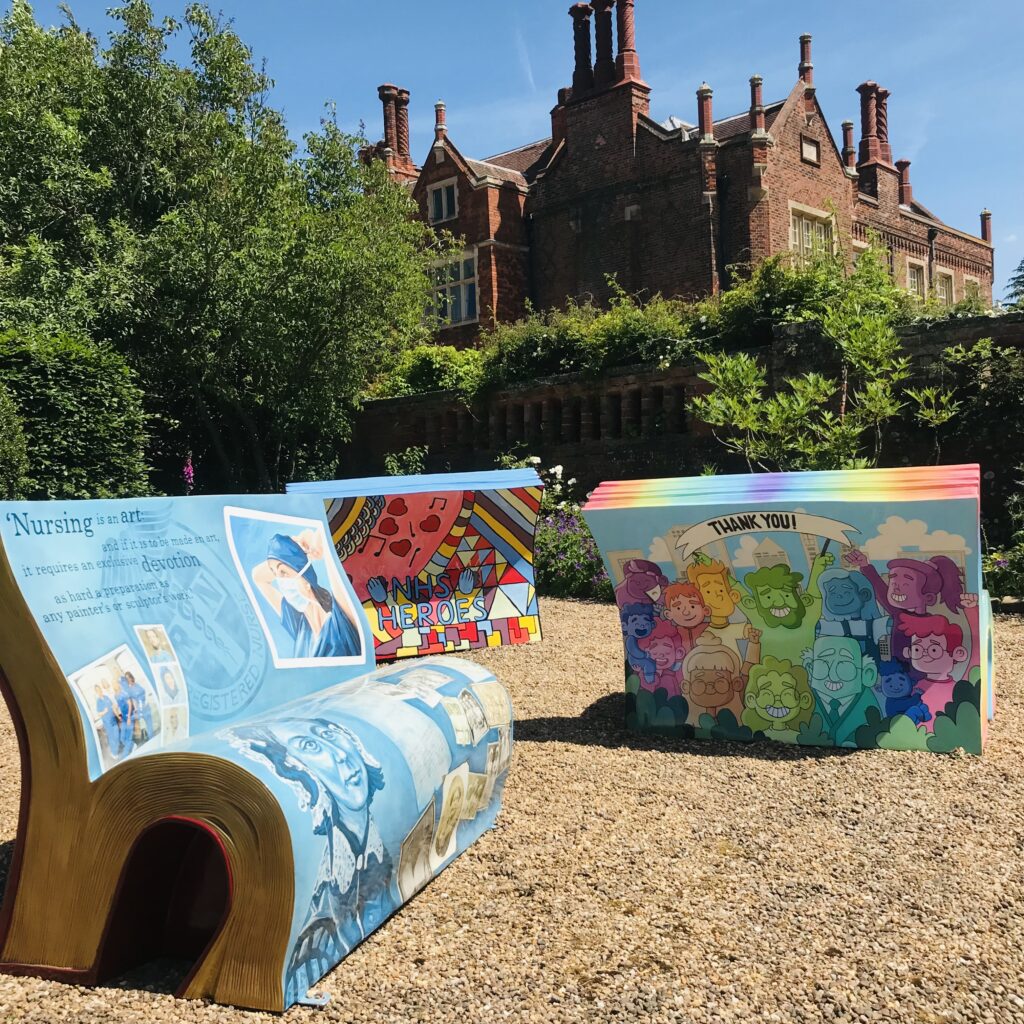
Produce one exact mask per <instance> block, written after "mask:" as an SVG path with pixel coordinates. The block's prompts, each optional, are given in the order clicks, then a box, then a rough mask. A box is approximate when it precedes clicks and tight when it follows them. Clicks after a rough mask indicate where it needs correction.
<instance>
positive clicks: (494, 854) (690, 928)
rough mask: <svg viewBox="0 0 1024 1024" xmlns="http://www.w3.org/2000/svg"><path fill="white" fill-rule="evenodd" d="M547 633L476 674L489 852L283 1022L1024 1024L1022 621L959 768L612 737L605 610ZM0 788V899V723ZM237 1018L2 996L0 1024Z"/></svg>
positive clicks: (42, 985) (1002, 631)
mask: <svg viewBox="0 0 1024 1024" xmlns="http://www.w3.org/2000/svg"><path fill="white" fill-rule="evenodd" d="M543 616H544V625H545V628H546V633H547V638H546V640H545V641H544V643H543V644H540V645H537V646H534V647H530V648H510V649H506V650H498V651H491V652H487V653H485V654H482V655H481V656H480V657H479V660H480V661H481V662H483V663H485V664H487V665H488V666H489V667H491V668H492V669H493V670H494V671H495V672H496V673H497V674H498V675H499V677H500V678H501V679H502V680H503V681H504V682H505V683H506V684H507V685H508V686H509V687H510V688H511V690H512V694H513V697H514V699H515V703H516V710H517V718H518V721H517V726H516V729H517V732H516V745H515V758H514V761H513V766H512V771H511V775H510V779H509V784H508V788H507V790H506V803H505V809H504V811H503V813H502V816H501V819H500V823H499V826H498V828H497V829H496V830H495V831H493V832H491V833H490V834H488V835H487V836H485V837H484V838H483V839H482V840H481V841H480V842H479V843H477V844H476V845H475V846H474V847H472V848H471V849H470V850H469V851H468V852H467V853H466V854H464V855H463V856H462V857H461V858H459V859H458V860H457V861H456V862H455V863H454V865H453V866H452V867H451V868H449V869H448V870H447V871H445V872H444V874H443V875H442V876H441V877H440V878H438V879H436V880H435V881H434V882H432V883H431V884H430V885H429V886H428V887H427V888H426V889H425V890H424V891H423V892H422V893H421V894H420V895H419V896H418V897H417V898H416V899H415V900H413V902H412V903H411V904H409V905H408V906H407V907H405V908H404V909H403V910H402V911H400V912H399V914H398V915H397V916H396V917H394V918H392V920H391V921H390V922H388V924H387V925H386V926H385V927H384V928H382V929H381V930H380V931H378V932H377V933H376V934H375V935H374V936H373V937H372V938H371V939H370V940H369V941H367V942H366V943H365V944H364V945H363V946H361V947H360V948H359V949H358V950H356V952H355V953H353V954H352V955H351V956H350V957H349V958H348V959H347V960H346V961H345V962H344V963H342V964H341V965H340V967H338V968H337V969H336V970H335V971H333V972H332V973H331V974H330V975H328V977H327V978H326V979H325V981H324V983H323V986H322V987H323V988H324V990H325V991H327V992H329V993H331V996H332V1002H331V1004H330V1005H329V1006H328V1008H327V1009H326V1010H324V1011H315V1010H309V1009H304V1008H296V1009H293V1010H292V1011H290V1012H289V1013H288V1014H287V1015H286V1016H285V1018H284V1020H286V1021H287V1022H289V1024H291V1022H298V1021H310V1022H313V1021H317V1022H327V1021H338V1022H342V1021H344V1022H353V1024H355V1022H362V1021H413V1020H416V1021H424V1022H428V1024H429V1022H434V1021H437V1022H441V1021H444V1022H448V1021H454V1022H458V1024H476V1022H483V1021H487V1022H491V1021H494V1020H500V1019H505V1018H508V1019H517V1020H530V1021H586V1022H598V1021H612V1020H614V1021H624V1020H631V1021H632V1020H636V1021H645V1022H646V1021H659V1022H660V1021H695V1022H698V1021H699V1022H703V1021H715V1022H718V1021H722V1022H725V1021H753V1020H758V1021H768V1022H780V1024H790V1022H803V1021H821V1020H825V1021H836V1022H854V1021H876V1020H877V1021H908V1022H909V1021H912V1022H915V1024H936V1022H947V1021H964V1022H976V1021H993V1022H998V1024H1002V1022H1004V1021H1021V1022H1024V913H1022V911H1024V857H1022V852H1024V773H1022V771H1021V767H1022V764H1024V739H1022V734H1024V682H1021V681H1020V680H1021V679H1022V678H1024V620H1021V619H1014V618H1007V617H1004V618H1000V619H999V620H997V625H996V641H997V659H998V661H999V672H998V679H997V687H998V692H999V695H1000V705H999V709H998V710H999V714H998V718H997V720H996V723H995V726H994V729H993V732H992V733H991V734H990V741H991V745H990V751H989V753H988V754H986V756H985V757H984V759H979V758H972V757H968V756H945V755H937V754H926V753H891V752H882V751H878V752H874V751H872V752H852V753H849V752H827V751H816V750H808V749H799V748H796V749H794V748H788V747H779V746H769V745H758V746H755V747H743V746H732V745H728V744H706V743H672V742H668V741H657V740H646V739H640V738H636V737H632V736H630V735H629V734H626V733H625V732H623V730H622V729H621V727H620V724H619V723H620V719H621V710H622V700H621V697H620V691H621V679H622V673H621V667H620V666H621V655H620V650H621V649H620V646H619V637H618V635H617V625H616V616H615V613H614V610H613V609H611V608H608V607H601V606H594V605H587V604H579V603H574V602H561V601H547V602H545V604H544V607H543ZM0 778H2V779H4V780H5V781H6V780H8V779H9V780H10V784H9V785H6V786H5V787H4V789H3V792H0V875H2V873H3V872H5V871H6V864H7V861H8V860H9V857H10V843H9V840H11V839H12V838H13V836H14V832H15V822H16V814H17V800H18V789H17V786H16V785H15V784H14V780H15V779H16V778H17V761H16V748H15V740H14V736H13V732H12V730H11V727H10V723H9V721H8V720H7V718H6V715H3V716H2V717H0ZM4 843H7V845H6V847H5V846H4V845H3V844H4ZM161 977H162V976H161V972H160V971H159V970H153V969H149V970H148V971H142V972H140V973H139V974H138V975H137V976H136V977H133V978H130V979H127V980H126V981H124V982H122V984H125V985H149V986H150V987H153V986H156V987H159V985H160V984H161ZM164 984H165V987H166V982H164ZM257 1019H264V1020H274V1019H280V1018H274V1017H271V1016H265V1015H261V1014H252V1013H245V1012H242V1011H239V1010H234V1009H230V1008H227V1007H218V1006H211V1005H207V1004H203V1003H195V1002H181V1001H176V1000H173V999H172V998H171V997H170V996H168V995H166V994H161V993H159V992H157V993H153V992H148V991H140V990H136V989H129V988H107V989H96V990H86V989H77V988H74V987H71V986H66V985H59V984H54V983H48V982H43V981H37V980H34V979H23V978H8V977H3V976H0V1021H2V1022H4V1024H6V1022H7V1021H19V1022H20V1021H32V1022H46V1024H50V1022H56V1021H68V1022H78V1021H81V1022H86V1021H88V1022H93V1021H97V1022H101V1021H118V1022H122V1021H123V1022H127V1021H138V1022H151V1021H188V1022H193V1021H195V1022H199V1021H202V1022H213V1021H216V1022H242V1021H255V1020H257Z"/></svg>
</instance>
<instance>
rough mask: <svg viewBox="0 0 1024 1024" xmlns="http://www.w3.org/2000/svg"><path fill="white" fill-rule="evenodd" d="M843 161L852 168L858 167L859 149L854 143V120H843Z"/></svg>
mask: <svg viewBox="0 0 1024 1024" xmlns="http://www.w3.org/2000/svg"><path fill="white" fill-rule="evenodd" d="M843 163H844V164H846V166H847V167H848V168H849V169H850V170H851V171H853V170H856V169H857V150H856V149H855V148H854V145H853V122H852V121H844V122H843Z"/></svg>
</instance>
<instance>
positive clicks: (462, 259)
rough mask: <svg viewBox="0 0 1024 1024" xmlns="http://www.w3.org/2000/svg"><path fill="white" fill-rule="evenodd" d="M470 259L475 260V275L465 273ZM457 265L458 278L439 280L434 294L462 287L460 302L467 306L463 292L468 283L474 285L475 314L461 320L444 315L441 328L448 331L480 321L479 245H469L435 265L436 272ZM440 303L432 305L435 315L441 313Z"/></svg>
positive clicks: (449, 291) (431, 310)
mask: <svg viewBox="0 0 1024 1024" xmlns="http://www.w3.org/2000/svg"><path fill="white" fill-rule="evenodd" d="M468 260H472V261H473V276H472V277H467V276H466V275H465V265H466V262H467V261H468ZM455 266H457V267H458V268H459V278H458V280H454V279H449V280H447V281H444V282H441V281H438V282H437V283H435V286H434V296H435V297H436V296H437V295H439V294H440V293H441V292H444V293H447V294H450V293H451V291H452V289H453V288H456V287H458V288H459V289H460V293H459V297H460V304H461V305H462V306H463V308H465V302H466V300H465V298H464V295H463V292H464V290H465V288H466V286H467V285H472V286H473V295H474V300H473V303H474V305H473V309H474V312H473V316H471V317H467V316H463V317H462V318H461V319H459V320H447V319H445V318H444V317H442V320H441V324H440V326H439V328H438V329H439V330H442V331H448V330H451V329H452V328H453V327H465V326H466V325H467V324H478V323H479V322H480V247H479V246H477V245H470V246H467V247H466V248H465V249H463V250H462V252H461V253H460V254H459V256H458V257H457V258H456V259H451V260H443V261H441V262H440V263H436V264H435V265H434V271H435V273H438V274H440V273H442V272H443V271H446V270H448V269H449V268H451V267H455ZM439 305H440V303H438V302H432V303H431V305H430V312H431V313H432V314H434V315H440V313H439V310H438V306H439Z"/></svg>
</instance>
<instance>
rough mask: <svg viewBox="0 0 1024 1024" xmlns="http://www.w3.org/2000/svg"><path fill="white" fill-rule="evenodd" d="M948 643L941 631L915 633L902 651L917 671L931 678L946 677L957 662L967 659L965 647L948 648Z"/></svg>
mask: <svg viewBox="0 0 1024 1024" xmlns="http://www.w3.org/2000/svg"><path fill="white" fill-rule="evenodd" d="M948 645H949V640H948V638H947V637H946V636H945V635H943V634H941V633H938V634H936V633H932V634H929V635H928V636H917V635H915V636H914V637H913V642H912V643H911V645H910V647H909V648H906V649H905V652H904V653H905V656H907V657H909V658H910V664H911V665H913V666H914V668H916V669H917V670H918V672H923V673H924V674H925V675H926V676H928V677H929V678H931V679H940V678H948V677H949V676H950V675H951V674H952V672H953V669H954V668H955V667H956V665H957V664H958V663H959V662H961V661H966V660H967V650H966V648H964V647H954V648H953V650H949V649H948Z"/></svg>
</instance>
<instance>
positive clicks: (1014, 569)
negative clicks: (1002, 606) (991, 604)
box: [982, 539, 1024, 598]
mask: <svg viewBox="0 0 1024 1024" xmlns="http://www.w3.org/2000/svg"><path fill="white" fill-rule="evenodd" d="M982 570H983V571H984V574H985V587H986V589H987V590H988V592H989V593H990V594H991V595H992V597H995V598H1001V597H1016V598H1022V597H1024V539H1021V541H1020V542H1019V543H1017V544H1015V545H1014V546H1012V547H1006V548H999V549H997V550H995V551H990V552H988V554H986V555H985V557H984V558H983V559H982Z"/></svg>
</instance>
